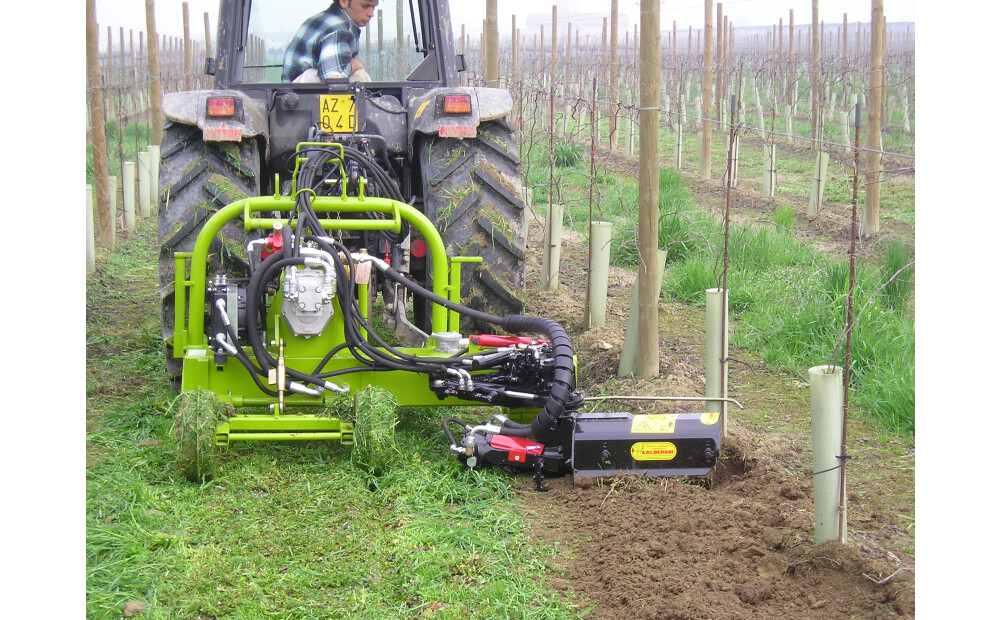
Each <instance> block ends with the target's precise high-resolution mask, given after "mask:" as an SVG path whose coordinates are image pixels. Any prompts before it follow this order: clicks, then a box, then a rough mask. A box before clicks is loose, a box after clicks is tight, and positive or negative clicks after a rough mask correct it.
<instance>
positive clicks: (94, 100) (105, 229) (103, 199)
mask: <svg viewBox="0 0 1000 620" xmlns="http://www.w3.org/2000/svg"><path fill="white" fill-rule="evenodd" d="M86 10H87V89H88V90H89V91H90V132H91V133H90V135H91V138H90V140H91V144H92V145H93V160H94V186H95V187H96V189H97V217H98V219H97V223H98V225H99V226H100V235H101V245H103V246H105V247H109V248H110V247H113V245H114V235H113V231H112V230H111V227H112V226H113V225H114V222H113V221H112V214H111V206H110V205H111V197H110V195H109V194H110V192H109V191H108V190H109V187H108V140H107V134H106V133H105V122H106V121H105V117H104V91H103V90H102V89H101V65H100V56H99V53H100V52H99V50H98V30H97V17H96V11H97V8H96V0H87V9H86Z"/></svg>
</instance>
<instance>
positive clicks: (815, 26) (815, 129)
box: [809, 0, 821, 144]
mask: <svg viewBox="0 0 1000 620" xmlns="http://www.w3.org/2000/svg"><path fill="white" fill-rule="evenodd" d="M820 37H821V33H820V29H819V0H812V63H811V66H812V69H811V71H810V72H809V77H810V82H812V84H811V85H810V93H811V99H812V101H810V106H809V108H810V110H809V126H810V135H811V136H812V138H813V139H814V140H818V139H819V138H820V135H819V126H820V117H819V109H820V101H819V89H820V86H819V56H820ZM810 144H814V143H810Z"/></svg>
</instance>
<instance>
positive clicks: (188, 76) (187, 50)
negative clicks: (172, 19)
mask: <svg viewBox="0 0 1000 620" xmlns="http://www.w3.org/2000/svg"><path fill="white" fill-rule="evenodd" d="M181 19H183V20H184V87H185V89H186V90H194V71H193V69H192V66H191V63H192V60H193V58H192V56H191V24H190V21H189V20H188V3H187V2H182V3H181Z"/></svg>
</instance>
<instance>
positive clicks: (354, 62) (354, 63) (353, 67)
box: [351, 58, 365, 73]
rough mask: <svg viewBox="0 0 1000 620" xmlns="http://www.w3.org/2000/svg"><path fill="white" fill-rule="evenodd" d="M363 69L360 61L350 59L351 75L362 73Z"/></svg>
mask: <svg viewBox="0 0 1000 620" xmlns="http://www.w3.org/2000/svg"><path fill="white" fill-rule="evenodd" d="M364 68H365V66H364V65H363V64H361V61H360V60H358V59H357V58H352V59H351V73H354V72H355V71H363V70H364Z"/></svg>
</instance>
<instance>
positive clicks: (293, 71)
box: [281, 0, 361, 82]
mask: <svg viewBox="0 0 1000 620" xmlns="http://www.w3.org/2000/svg"><path fill="white" fill-rule="evenodd" d="M360 36H361V28H359V27H358V25H357V24H355V23H354V20H352V19H351V18H350V17H348V16H347V13H345V12H344V10H343V9H341V8H340V5H339V4H338V3H337V2H336V0H335V1H334V2H333V4H331V5H330V8H328V9H327V10H325V11H323V12H322V13H319V14H317V15H313V16H312V17H310V18H309V19H308V20H306V22H305V23H304V24H302V26H301V27H300V28H299V31H298V32H296V33H295V36H294V37H292V42H291V43H290V44H289V45H288V50H287V51H286V52H285V60H284V63H283V64H284V69H283V70H282V72H281V81H282V82H291V81H292V80H294V79H295V78H297V77H298V76H299V74H301V73H302V72H303V71H305V70H306V69H316V71H317V72H318V73H319V77H320V79H322V80H327V79H333V78H346V77H350V75H351V58H353V57H355V56H357V55H358V39H359V37H360Z"/></svg>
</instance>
